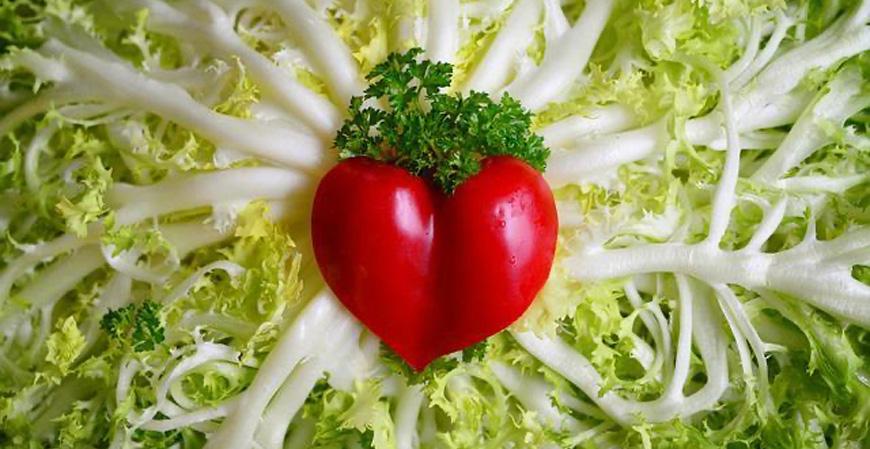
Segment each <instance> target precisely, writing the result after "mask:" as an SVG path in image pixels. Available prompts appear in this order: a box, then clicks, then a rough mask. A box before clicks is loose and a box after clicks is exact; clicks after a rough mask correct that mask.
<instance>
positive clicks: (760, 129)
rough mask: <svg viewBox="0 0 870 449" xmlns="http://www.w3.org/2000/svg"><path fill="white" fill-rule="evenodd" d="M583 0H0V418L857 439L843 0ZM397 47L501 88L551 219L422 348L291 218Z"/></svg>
mask: <svg viewBox="0 0 870 449" xmlns="http://www.w3.org/2000/svg"><path fill="white" fill-rule="evenodd" d="M585 3H586V4H584V2H582V1H573V0H567V1H561V2H560V1H557V0H514V1H510V0H485V1H484V0H481V1H465V0H461V1H460V0H431V1H424V0H392V1H373V0H359V1H349V0H347V1H346V0H310V1H307V2H306V1H302V0H271V1H265V0H238V1H234V0H182V1H164V0H125V1H111V0H94V1H86V0H81V1H78V0H10V1H6V2H3V3H0V231H2V233H3V236H2V238H0V447H3V448H6V447H10V448H39V447H70V448H73V447H75V448H78V447H112V448H134V447H143V448H160V447H165V448H198V447H207V448H209V449H214V448H228V449H239V448H246V447H257V448H284V447H286V448H307V447H313V448H344V447H349V448H357V447H373V448H377V449H382V448H398V449H405V448H414V447H420V448H442V447H444V448H505V447H507V448H510V447H515V448H523V447H542V448H558V447H566V448H569V447H601V448H611V447H612V448H633V447H643V448H667V447H683V448H703V447H710V448H720V447H728V448H744V447H747V448H748V447H751V448H779V447H782V448H856V449H857V448H865V447H870V371H868V369H870V368H868V360H870V334H868V328H870V226H868V223H870V209H868V208H870V182H868V180H870V171H868V170H870V139H868V137H867V127H868V122H870V116H868V112H867V111H868V106H870V90H868V82H867V79H868V71H870V61H868V53H867V50H868V49H870V25H868V20H870V2H867V1H848V0H844V1H797V2H788V3H786V2H782V1H776V0H771V1H764V0H672V1H667V0H640V1H627V0H626V1H617V0H589V1H588V2H585ZM414 47H421V48H423V51H424V54H423V55H422V57H425V58H428V59H431V60H433V61H438V62H444V63H449V64H452V65H453V77H452V80H450V85H449V87H448V88H447V91H448V92H449V93H463V94H466V95H468V94H469V93H470V92H471V91H475V92H483V93H485V94H488V95H490V96H491V97H492V98H493V99H500V98H502V95H503V94H504V93H508V94H510V95H511V96H512V97H513V98H516V99H518V100H519V102H520V105H522V107H524V108H527V109H529V110H531V111H532V112H534V113H535V115H534V117H533V118H532V126H533V129H534V130H535V132H536V133H537V135H538V136H540V137H541V138H543V143H544V145H545V146H546V147H548V148H549V149H550V155H549V158H548V159H547V160H546V164H545V165H546V167H547V170H546V172H545V177H546V179H547V180H548V182H549V183H550V185H551V187H553V189H554V194H555V197H556V202H557V207H558V213H559V220H560V223H559V226H560V229H559V243H558V248H557V253H556V260H555V264H554V267H553V271H552V273H551V275H550V278H549V280H548V282H547V284H546V285H545V287H544V289H543V291H542V292H541V293H540V294H539V295H538V297H537V299H536V300H535V302H534V303H533V304H532V306H531V308H530V309H529V310H528V311H527V312H526V314H525V315H524V316H523V317H522V318H521V319H520V320H519V321H517V322H516V323H514V324H513V325H512V326H511V327H510V328H509V329H508V330H507V331H504V332H502V333H499V334H497V335H495V336H493V337H490V338H489V339H488V340H486V341H485V342H484V343H482V344H480V345H475V346H472V347H471V348H468V349H466V350H464V351H461V352H459V353H456V354H453V355H450V356H447V357H443V358H440V359H438V360H436V361H435V362H433V363H432V364H430V365H429V367H428V368H427V369H426V370H424V371H422V372H414V371H413V370H411V369H409V368H408V367H407V365H405V363H404V362H403V361H402V360H401V359H399V358H398V357H397V356H396V355H395V354H393V353H392V352H391V351H390V350H388V349H387V348H386V347H383V346H382V345H381V343H380V342H379V341H378V340H377V338H375V337H374V336H372V335H371V334H370V333H369V332H368V331H367V330H365V329H364V328H363V327H362V326H361V325H360V324H359V323H358V322H357V321H356V320H355V319H354V318H353V317H352V316H351V315H349V314H348V312H347V311H346V310H345V309H344V308H342V306H341V305H340V303H339V302H338V301H337V300H336V299H335V298H334V297H333V296H332V295H331V294H330V293H329V291H328V289H326V288H325V286H324V283H323V281H322V280H321V278H320V275H319V272H318V269H317V266H316V264H315V263H314V261H313V256H312V254H311V249H310V243H309V242H310V229H309V222H310V216H309V213H310V209H311V201H312V196H313V193H314V188H315V186H316V185H317V182H318V181H319V179H320V177H321V176H322V175H323V173H325V172H326V171H327V170H329V168H330V167H332V166H333V165H334V163H335V161H336V160H337V157H338V152H337V151H336V150H335V149H334V148H333V145H332V144H333V141H334V139H335V137H336V133H337V131H338V129H339V127H340V126H341V125H342V122H343V121H344V119H345V113H346V111H347V110H348V106H349V103H350V101H351V97H355V96H359V95H361V94H362V92H363V91H364V89H365V88H366V85H365V75H366V74H367V73H369V72H370V71H371V70H372V69H373V68H374V67H375V66H376V65H377V64H378V63H380V62H382V61H384V60H385V59H386V58H387V56H388V54H390V53H392V52H406V51H407V50H409V49H411V48H414ZM441 81H445V80H441ZM441 81H439V82H441ZM471 95H476V94H471ZM477 98H478V100H479V101H480V102H481V104H483V103H486V101H487V100H486V99H485V98H483V97H482V96H478V97H477ZM357 106H361V104H360V105H357ZM511 107H512V108H516V110H517V111H519V106H518V105H516V104H513V105H512V106H511ZM412 112H413V111H412ZM412 115H413V114H412ZM521 115H522V114H519V115H518V117H519V116H521ZM458 116H459V117H462V115H461V114H459V115H458ZM511 117H513V116H510V117H507V118H505V117H503V118H504V119H505V120H508V119H510V118H511ZM478 118H479V117H478V116H477V115H475V116H473V117H471V116H469V117H465V119H464V120H469V121H470V120H477V119H478ZM358 119H359V120H363V119H364V118H358ZM405 119H406V118H403V120H405ZM409 120H410V119H409ZM361 123H368V122H365V121H364V120H363V121H362V122H361ZM469 129H471V128H469ZM343 135H344V136H345V137H348V136H350V137H353V138H355V139H357V140H365V139H364V138H363V137H364V136H362V137H361V135H353V134H343ZM459 137H462V136H457V138H459ZM527 137H528V136H525V137H523V139H525V138H527ZM493 138H495V137H493ZM464 141H468V140H467V139H466V140H464ZM530 141H535V139H531V140H530ZM351 143H352V142H351ZM342 145H344V148H347V146H346V145H348V142H347V141H345V142H344V143H343V144H342ZM357 153H358V152H357ZM536 154H540V155H544V154H545V152H544V150H543V148H541V152H540V153H536ZM542 157H543V156H542ZM461 162H462V164H459V165H457V167H458V169H457V171H458V172H460V173H464V170H465V169H466V168H467V167H468V166H469V165H468V164H469V161H461ZM537 162H538V163H539V164H538V165H540V166H541V167H543V166H544V163H543V162H544V161H537ZM470 164H471V165H473V162H471V163H470ZM451 176H453V175H451ZM445 179H447V178H445ZM450 182H452V181H449V180H448V181H446V182H444V184H446V185H449V183H450ZM353 225H354V223H352V222H351V223H348V227H353Z"/></svg>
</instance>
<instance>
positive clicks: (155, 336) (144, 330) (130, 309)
mask: <svg viewBox="0 0 870 449" xmlns="http://www.w3.org/2000/svg"><path fill="white" fill-rule="evenodd" d="M100 327H101V328H102V329H103V330H104V331H105V332H106V333H107V334H108V335H109V337H110V338H111V339H112V340H114V341H115V342H117V343H119V344H121V345H122V346H129V347H130V348H131V349H132V350H133V352H143V351H151V350H153V349H154V348H156V347H157V345H159V344H160V343H163V340H165V336H164V328H163V323H162V322H161V320H160V304H158V303H156V302H154V301H144V302H142V303H141V304H130V305H128V306H126V307H122V308H120V309H117V310H109V311H108V312H106V314H105V315H103V318H102V319H101V320H100Z"/></svg>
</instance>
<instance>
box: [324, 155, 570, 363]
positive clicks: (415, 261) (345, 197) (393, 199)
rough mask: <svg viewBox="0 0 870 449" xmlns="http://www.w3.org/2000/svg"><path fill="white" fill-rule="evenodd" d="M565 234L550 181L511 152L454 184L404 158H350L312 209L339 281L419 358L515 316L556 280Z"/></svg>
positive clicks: (384, 333)
mask: <svg viewBox="0 0 870 449" xmlns="http://www.w3.org/2000/svg"><path fill="white" fill-rule="evenodd" d="M556 234H557V218H556V207H555V203H554V201H553V195H552V193H551V191H550V188H549V186H548V185H547V183H546V182H545V181H544V179H543V177H542V176H541V174H540V173H539V172H538V171H536V170H535V169H533V168H532V167H530V166H529V165H527V164H526V163H524V162H522V161H520V160H518V159H515V158H513V157H509V156H494V157H489V158H486V159H484V160H483V161H482V162H481V169H480V171H479V172H478V173H477V174H475V175H473V176H471V177H470V178H468V179H467V180H465V181H464V182H463V183H462V184H461V185H459V186H458V187H457V188H456V190H455V191H454V192H453V193H452V194H451V195H449V196H448V195H446V194H445V193H442V191H441V190H440V189H438V188H437V187H436V186H433V185H432V184H431V183H430V182H429V181H427V180H424V179H422V178H420V177H417V176H414V175H412V174H411V173H409V172H407V171H406V170H404V169H402V168H399V167H396V166H393V165H390V164H386V163H383V162H378V161H374V160H372V159H368V158H364V157H357V158H351V159H347V160H344V161H342V162H340V163H339V164H338V165H336V166H335V167H334V168H333V169H332V170H331V171H330V172H329V173H327V174H326V176H325V177H324V178H323V180H322V181H321V182H320V185H319V187H318V189H317V193H316V195H315V198H314V209H313V213H312V240H313V244H314V254H315V257H316V259H317V263H318V265H319V266H320V270H321V272H322V274H323V277H324V278H325V279H326V282H327V284H328V285H329V287H330V288H331V289H332V291H333V292H334V293H335V294H336V296H337V297H338V298H339V300H341V302H342V303H343V304H344V305H345V306H346V307H347V308H348V310H350V312H351V313H353V314H354V315H355V316H356V317H357V318H358V319H359V320H360V321H361V322H362V323H363V324H365V325H366V326H367V327H368V328H369V329H370V330H371V331H372V332H374V333H375V334H376V335H377V336H378V337H380V338H381V339H382V340H383V341H384V342H385V343H386V344H387V345H388V346H390V347H391V348H392V349H393V350H394V351H395V352H396V353H398V354H399V355H400V356H401V357H402V358H403V359H405V361H406V362H408V364H409V365H411V366H412V367H413V368H415V369H417V370H420V369H423V368H424V367H425V366H426V365H427V364H428V363H429V362H431V361H432V360H433V359H435V358H436V357H439V356H441V355H444V354H448V353H450V352H453V351H456V350H459V349H462V348H465V347H467V346H469V345H471V344H474V343H476V342H478V341H480V340H483V339H485V338H486V337H488V336H490V335H492V334H494V333H496V332H499V331H500V330H502V329H504V328H505V327H507V326H508V325H510V324H511V323H512V322H513V321H515V320H516V319H517V318H518V317H519V316H520V315H521V314H522V313H523V312H524V311H525V310H526V309H527V308H528V306H529V305H530V304H531V302H532V300H533V299H534V297H535V295H536V294H537V293H538V291H539V290H540V289H541V287H542V286H543V285H544V282H545V281H546V280H547V277H548V275H549V272H550V267H551V265H552V262H553V255H554V252H555V248H556Z"/></svg>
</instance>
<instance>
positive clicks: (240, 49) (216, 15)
mask: <svg viewBox="0 0 870 449" xmlns="http://www.w3.org/2000/svg"><path fill="white" fill-rule="evenodd" d="M129 6H135V7H137V8H139V7H144V8H147V9H148V12H149V14H148V27H149V28H151V29H153V30H155V31H157V32H161V33H167V34H171V35H173V36H175V37H177V38H179V39H182V40H184V41H188V42H191V43H195V44H196V45H198V46H200V47H202V48H204V49H206V50H207V51H208V52H209V53H214V54H216V55H217V56H220V57H222V58H225V59H229V58H232V57H237V58H239V60H240V61H241V63H242V64H243V65H244V67H245V69H246V70H247V72H248V73H249V74H250V76H251V78H252V79H253V80H254V81H255V82H256V83H257V85H258V86H259V87H260V88H262V89H263V90H264V93H265V94H267V95H268V96H270V97H272V98H274V99H275V100H276V101H277V102H278V103H279V104H280V105H281V106H282V107H284V108H286V109H287V110H288V111H289V112H290V113H291V114H292V115H293V116H294V117H295V118H297V119H300V120H302V121H303V122H304V123H305V124H306V125H308V126H310V127H311V128H312V129H314V130H315V131H316V132H317V133H318V134H320V135H321V136H324V137H331V135H332V133H333V132H335V130H336V129H337V128H338V127H339V125H340V123H341V114H340V113H339V111H338V109H337V108H336V107H335V106H334V105H332V104H331V103H329V101H327V100H326V99H325V98H323V97H321V96H320V95H318V94H316V93H314V92H312V91H311V90H309V89H308V88H306V87H305V86H303V85H302V84H300V83H299V82H298V81H296V80H295V79H294V78H293V75H292V74H291V73H286V71H285V70H283V69H281V68H279V67H278V66H276V65H275V64H274V63H273V62H272V61H270V60H269V59H268V58H267V57H265V56H263V55H262V54H260V53H258V52H257V51H256V50H254V49H252V48H251V47H249V46H248V45H247V44H246V43H245V42H244V41H243V40H242V39H241V37H239V35H238V34H237V33H236V32H235V30H234V29H233V21H232V19H231V18H230V17H229V16H227V15H226V14H225V13H224V12H223V11H222V10H221V9H220V8H218V7H217V6H216V5H214V4H213V3H211V2H209V1H207V0H190V1H187V2H183V3H180V4H178V7H177V8H174V7H172V6H170V5H168V4H167V3H165V2H163V1H160V0H137V1H136V2H134V4H133V5H124V7H129ZM203 18H207V20H203Z"/></svg>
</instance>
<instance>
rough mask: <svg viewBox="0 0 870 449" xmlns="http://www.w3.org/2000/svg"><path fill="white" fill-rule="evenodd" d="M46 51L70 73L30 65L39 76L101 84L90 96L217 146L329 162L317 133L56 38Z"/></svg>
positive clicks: (317, 165) (317, 166)
mask: <svg viewBox="0 0 870 449" xmlns="http://www.w3.org/2000/svg"><path fill="white" fill-rule="evenodd" d="M40 52H43V53H45V54H46V55H49V56H51V57H56V58H59V59H62V60H63V64H62V66H63V67H64V68H66V69H68V73H59V74H54V75H53V74H52V73H46V72H40V71H39V70H38V68H39V67H38V66H36V65H33V64H31V65H29V66H28V67H29V68H31V69H32V70H34V71H35V72H36V73H37V75H38V76H42V77H45V76H49V78H48V79H50V80H54V81H56V82H58V83H60V84H63V85H75V84H85V85H90V86H100V89H93V90H91V89H89V90H88V91H87V92H88V94H89V95H91V96H92V97H93V98H98V99H102V100H104V101H108V102H110V103H117V104H121V105H124V106H128V107H131V108H135V109H143V110H146V111H150V112H153V113H155V114H157V115H160V116H162V117H165V118H167V119H169V120H171V121H174V122H176V123H178V124H180V125H182V126H184V127H185V128H188V129H191V130H193V131H195V132H196V133H198V134H201V135H203V136H204V137H206V138H207V139H209V140H210V141H212V142H213V143H215V145H217V146H225V147H229V148H234V149H238V150H241V151H245V152H248V153H249V154H251V155H254V156H258V157H261V158H263V159H266V160H271V161H275V162H278V163H281V164H285V165H288V166H291V167H298V168H302V169H306V170H311V171H315V172H316V171H318V170H322V169H323V168H324V164H325V163H326V162H328V160H329V156H328V155H327V152H326V149H325V147H324V144H323V143H322V142H321V141H320V140H319V139H318V138H316V137H314V136H312V135H308V134H303V133H300V132H298V131H294V130H292V129H290V128H287V127H276V126H269V125H267V124H265V123H261V122H257V121H253V120H244V119H240V118H237V117H232V116H227V115H223V114H219V113H217V112H214V111H212V110H211V109H209V108H207V107H205V106H203V105H202V104H200V103H198V102H196V101H195V100H194V99H193V98H192V97H191V96H190V94H188V93H187V92H186V91H185V90H184V89H182V88H180V87H178V86H175V85H173V84H167V83H163V82H160V81H156V80H153V79H150V78H148V77H147V76H145V75H144V74H143V73H141V72H138V71H136V70H135V69H134V68H132V67H131V66H129V65H128V64H124V63H120V62H115V61H107V60H104V59H101V58H98V57H96V56H94V55H92V54H89V53H86V52H83V51H80V50H77V49H74V48H71V47H69V46H67V45H65V44H63V43H61V42H60V41H57V40H54V39H50V40H49V41H48V42H46V43H45V44H44V45H43V47H42V48H41V49H40ZM22 54H28V52H24V53H22ZM29 54H35V53H32V52H29ZM43 59H44V58H43ZM48 61H51V60H48ZM43 62H44V61H43ZM57 64H61V63H60V62H57ZM25 65H27V64H25Z"/></svg>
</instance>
